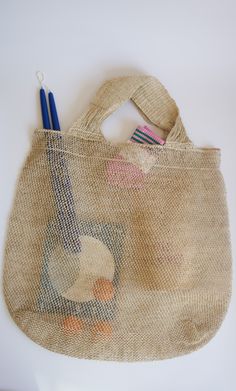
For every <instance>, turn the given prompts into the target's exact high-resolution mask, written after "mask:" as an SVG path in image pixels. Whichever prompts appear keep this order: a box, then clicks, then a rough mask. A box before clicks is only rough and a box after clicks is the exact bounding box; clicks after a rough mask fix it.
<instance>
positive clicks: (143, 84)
mask: <svg viewBox="0 0 236 391" xmlns="http://www.w3.org/2000/svg"><path fill="white" fill-rule="evenodd" d="M129 99H131V100H132V101H133V102H134V103H135V105H136V106H137V108H138V109H139V111H140V113H141V115H142V117H143V118H144V119H145V120H146V121H147V122H149V123H151V124H154V125H156V126H158V127H160V128H162V129H163V130H164V131H165V132H166V133H167V137H166V141H167V142H180V143H190V142H191V141H190V140H189V138H188V136H187V134H186V131H185V128H184V126H183V124H182V121H181V118H180V115H179V110H178V107H177V105H176V103H175V101H174V100H173V99H172V98H171V97H170V95H169V93H168V92H167V90H166V89H165V87H164V86H163V85H162V84H161V83H160V82H159V80H157V79H156V78H155V77H153V76H147V75H138V76H126V77H119V78H115V79H111V80H108V81H106V82H105V83H104V84H103V85H102V86H101V87H100V88H99V90H98V91H97V94H96V95H95V97H94V99H93V100H92V102H91V103H90V105H89V108H88V110H87V111H86V112H85V113H84V114H82V116H81V117H80V118H79V119H78V120H77V121H76V122H75V123H74V124H73V125H72V127H71V128H70V130H71V131H78V130H79V129H80V130H81V129H82V130H87V131H89V132H93V133H100V132H101V130H100V126H101V124H102V122H103V121H104V120H105V119H106V118H107V117H108V116H109V115H110V114H111V113H113V112H114V111H115V110H117V109H118V108H119V107H120V106H121V105H122V104H123V103H124V102H126V101H127V100H129Z"/></svg>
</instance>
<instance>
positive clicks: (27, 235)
mask: <svg viewBox="0 0 236 391" xmlns="http://www.w3.org/2000/svg"><path fill="white" fill-rule="evenodd" d="M128 99H131V100H132V101H133V102H134V104H135V105H136V106H137V108H138V109H139V110H140V112H141V114H142V115H143V117H144V118H145V120H146V121H148V123H151V124H154V125H155V126H157V127H159V128H161V129H162V130H163V132H164V133H165V134H166V143H165V145H163V146H162V145H149V144H138V143H132V142H130V141H127V142H122V143H119V144H117V143H115V144H113V143H111V142H109V141H107V140H105V138H104V137H103V135H102V133H101V130H100V127H101V124H102V122H103V121H104V120H105V119H106V118H107V117H108V115H110V114H111V113H112V112H114V111H115V110H116V109H117V108H118V107H119V106H120V105H122V104H123V103H124V102H125V101H127V100H128ZM219 165H220V151H219V150H218V149H214V148H197V147H195V146H194V145H193V144H192V142H191V141H190V140H189V138H188V136H187V134H186V131H185V128H184V126H183V124H182V122H181V118H180V116H179V111H178V108H177V106H176V104H175V102H174V100H173V99H172V98H171V97H170V96H169V94H168V92H167V91H166V89H165V88H164V87H163V86H162V84H161V83H160V82H159V81H158V80H157V79H155V78H154V77H151V76H146V75H138V76H128V77H121V78H116V79H113V80H110V81H107V82H105V83H104V84H103V85H102V86H101V88H100V89H99V90H98V93H97V94H96V96H95V98H94V99H93V101H92V103H91V104H90V105H89V108H88V110H87V111H86V112H85V114H83V115H81V117H80V118H79V120H77V121H76V122H75V123H74V124H73V126H72V127H71V128H70V129H69V130H67V131H61V132H57V131H53V130H45V129H42V130H36V131H35V133H34V136H33V142H32V148H31V151H30V153H29V155H28V157H27V160H26V162H25V164H24V167H23V169H22V172H21V175H20V178H19V181H18V185H17V192H16V197H15V200H14V205H13V210H12V213H11V216H10V224H9V230H8V236H7V243H6V252H5V268H4V292H5V299H6V303H7V306H8V308H9V311H10V313H11V316H12V317H13V319H14V320H15V322H16V323H17V325H18V326H19V327H20V328H21V329H22V330H23V332H24V333H25V334H27V335H28V336H29V337H30V338H31V339H32V340H33V341H35V342H37V343H38V344H40V345H42V346H44V347H45V348H48V349H50V350H53V351H55V352H59V353H64V354H67V355H70V356H75V357H81V358H90V359H102V360H119V361H120V360H125V361H137V360H155V359H164V358H170V357H175V356H178V355H183V354H186V353H189V352H192V351H194V350H196V349H198V348H199V347H201V346H203V345H204V344H206V343H207V342H208V341H209V340H210V339H211V338H212V337H213V336H214V334H215V333H216V331H217V329H218V328H219V326H220V324H221V322H222V320H223V318H224V315H225V313H226V310H227V307H228V304H229V299H230V290H231V251H230V241H229V229H228V215H227V207H226V198H225V187H224V182H223V179H222V175H221V172H220V170H219Z"/></svg>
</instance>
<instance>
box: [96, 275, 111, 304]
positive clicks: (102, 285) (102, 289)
mask: <svg viewBox="0 0 236 391" xmlns="http://www.w3.org/2000/svg"><path fill="white" fill-rule="evenodd" d="M93 294H94V296H95V298H96V299H97V300H100V301H109V300H111V299H112V298H113V296H114V288H113V285H112V282H111V281H109V280H106V279H105V278H99V279H98V280H97V281H95V283H94V286H93Z"/></svg>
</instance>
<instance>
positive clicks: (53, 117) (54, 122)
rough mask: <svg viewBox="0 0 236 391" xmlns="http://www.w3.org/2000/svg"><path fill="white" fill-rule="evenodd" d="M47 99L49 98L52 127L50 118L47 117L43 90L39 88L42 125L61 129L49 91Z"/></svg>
mask: <svg viewBox="0 0 236 391" xmlns="http://www.w3.org/2000/svg"><path fill="white" fill-rule="evenodd" d="M48 100H49V108H50V114H51V121H52V127H51V123H50V118H49V112H48V106H47V99H46V94H45V90H44V88H43V87H41V88H40V102H41V111H42V119H43V127H44V129H53V130H61V129H60V124H59V120H58V115H57V109H56V104H55V100H54V96H53V93H52V92H51V91H49V93H48Z"/></svg>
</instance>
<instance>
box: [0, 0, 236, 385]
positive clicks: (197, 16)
mask: <svg viewBox="0 0 236 391" xmlns="http://www.w3.org/2000/svg"><path fill="white" fill-rule="evenodd" d="M235 20H236V2H235V1H230V0H224V1H219V0H212V1H210V0H198V1H191V0H186V1H184V0H178V1H175V0H172V1H171V0H165V1H157V0H156V1H155V0H153V1H151V0H146V1H143V0H142V1H141V0H140V1H131V0H119V1H112V0H109V1H108V0H100V1H95V0H94V1H92V0H87V1H81V0H77V1H76V0H74V1H73V0H68V1H60V0H57V1H55V0H47V1H46V0H41V1H38V2H36V1H35V0H31V1H26V0H21V1H16V0H15V1H12V0H8V1H1V12H0V30H1V33H0V42H1V46H0V47H1V59H0V64H1V70H0V78H1V80H0V113H1V143H0V148H1V151H0V159H1V162H0V169H1V186H0V188H1V193H0V194H1V202H0V213H1V214H0V224H1V228H0V236H1V237H0V239H1V243H2V246H1V248H2V249H3V248H4V238H5V235H6V227H7V219H8V215H9V212H10V208H11V204H12V200H13V195H14V189H15V183H16V179H17V176H18V174H19V171H20V169H21V166H22V164H23V161H24V159H25V157H26V154H27V152H28V150H29V147H30V140H31V135H32V132H33V130H34V128H37V127H41V118H40V111H39V103H38V95H37V94H38V84H37V80H36V78H35V71H36V70H38V69H40V70H42V71H43V72H44V74H45V78H46V83H47V84H48V85H49V86H50V88H51V89H52V90H53V91H54V93H55V96H56V101H57V107H58V111H59V113H60V119H61V125H62V128H63V129H65V128H68V127H69V125H70V124H71V123H72V122H73V121H74V120H75V119H76V118H77V117H78V115H79V114H80V113H81V112H82V110H84V109H85V107H86V105H87V104H88V102H89V100H90V99H91V98H92V96H93V95H94V93H95V91H96V89H97V88H98V86H99V85H100V83H101V82H102V81H103V80H105V79H107V78H111V77H114V76H120V75H126V74H131V73H137V72H146V73H149V74H153V75H155V76H156V77H158V78H159V79H160V80H161V82H162V83H163V84H164V85H165V86H166V88H167V89H168V90H169V92H170V94H171V95H172V96H173V97H174V98H175V100H176V101H177V103H178V105H179V108H180V111H181V114H182V118H183V122H184V124H185V126H186V128H187V129H188V133H189V135H190V138H191V139H192V140H193V141H194V142H195V143H196V144H197V145H199V146H204V145H208V146H213V145H214V146H217V147H221V148H222V164H221V168H222V172H223V175H224V178H225V182H226V188H227V196H228V205H229V213H230V224H231V236H232V247H233V253H234V254H235V233H236V207H235V199H236V197H235V187H236V185H235V182H236V181H235V178H236V176H235V169H236V158H235V156H236V145H235V144H236V143H235V141H236V126H235V123H236V73H235V69H236V55H235V52H236V51H235V38H236V23H235ZM139 120H140V117H139V116H138V114H137V112H136V111H135V109H134V108H133V107H132V106H131V104H129V103H127V104H126V105H124V107H122V109H120V110H119V111H118V112H117V113H116V114H115V115H113V116H112V118H110V119H109V120H108V121H107V122H106V124H105V126H104V129H105V133H106V134H107V135H111V133H112V131H113V130H114V131H120V132H125V130H126V131H127V129H128V130H129V131H130V129H131V127H133V126H134V125H135V124H136V123H137V122H139ZM1 259H2V258H1ZM235 302H236V300H235V292H234V294H233V298H232V301H231V305H230V308H229V311H228V314H227V316H226V319H225V321H224V323H223V325H222V327H221V328H220V330H219V332H218V333H217V335H216V336H215V337H214V338H213V340H211V342H209V343H208V344H207V345H206V346H205V347H204V348H202V349H201V350H199V351H197V352H195V353H192V354H191V355H187V356H183V357H180V358H175V359H172V360H166V361H162V362H151V363H133V364H127V363H108V362H96V361H86V360H78V359H75V358H69V357H65V356H62V355H59V354H55V353H52V352H49V351H47V350H45V349H43V348H41V347H40V346H38V345H36V344H35V343H33V342H32V341H31V340H29V339H28V338H27V337H26V336H25V335H24V334H23V333H22V332H21V331H20V330H19V329H18V328H17V327H16V326H15V324H14V323H13V321H12V320H11V318H10V316H9V314H8V312H7V310H6V307H5V304H4V300H3V298H2V295H1V301H0V391H3V390H4V391H20V390H21V391H34V390H38V391H75V390H81V391H95V390H96V391H98V390H99V391H100V390H102V391H108V390H109V391H110V390H112V391H116V390H117V391H118V390H119V391H120V390H123V391H139V390H140V391H141V390H149V391H152V390H153V391H157V390H161V391H233V390H235V389H236V374H235V373H236V367H235V364H233V363H234V362H235V361H236V360H235V359H236V310H235Z"/></svg>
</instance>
